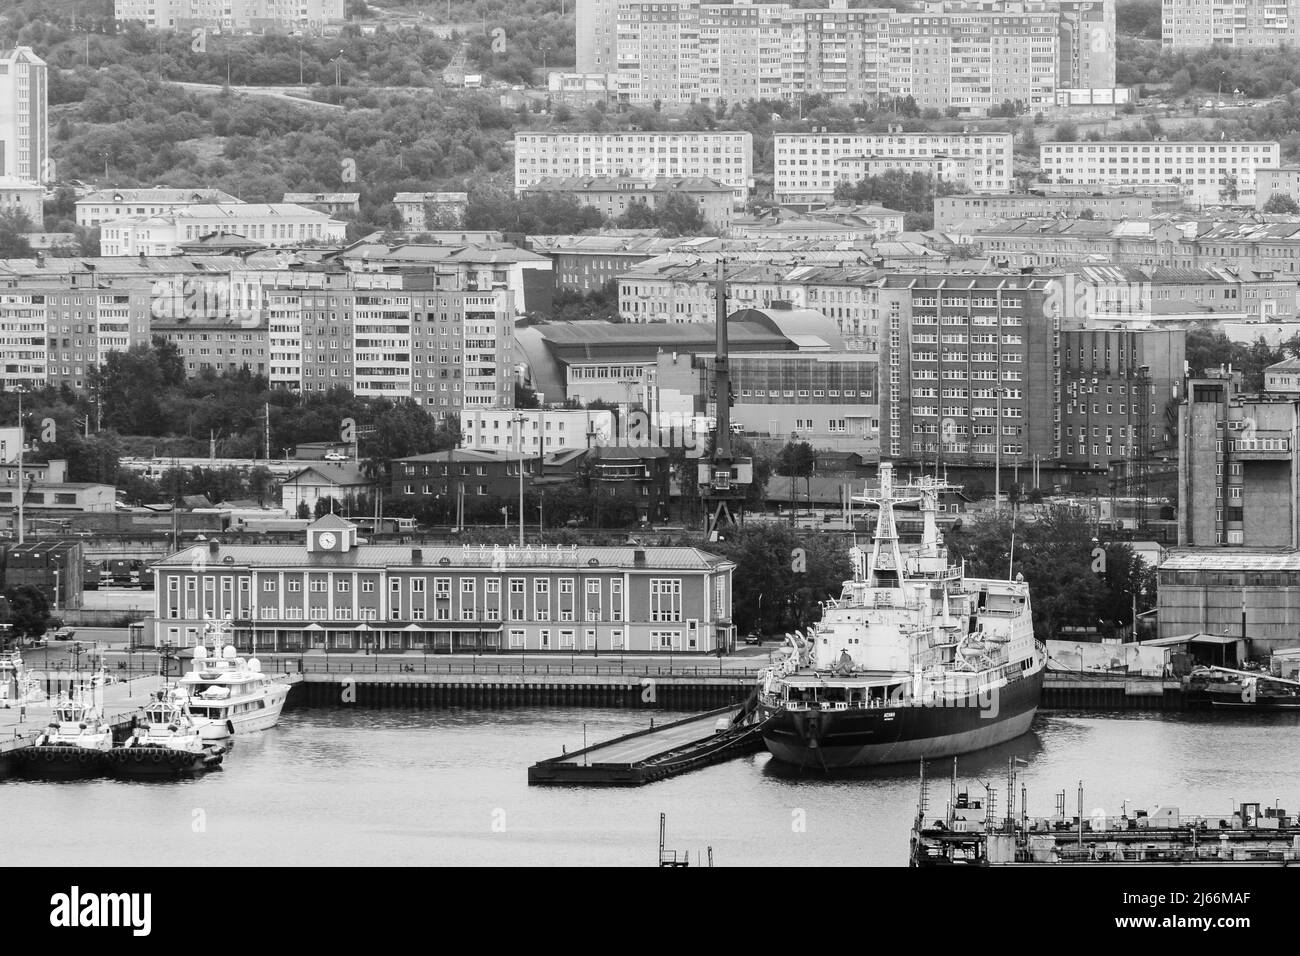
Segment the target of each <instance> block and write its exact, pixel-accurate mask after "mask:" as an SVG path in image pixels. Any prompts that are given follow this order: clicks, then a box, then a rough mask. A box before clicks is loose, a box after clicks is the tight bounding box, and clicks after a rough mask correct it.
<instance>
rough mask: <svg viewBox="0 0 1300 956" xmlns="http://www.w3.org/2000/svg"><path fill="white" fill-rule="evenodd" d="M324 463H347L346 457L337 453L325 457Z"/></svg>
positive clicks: (333, 452)
mask: <svg viewBox="0 0 1300 956" xmlns="http://www.w3.org/2000/svg"><path fill="white" fill-rule="evenodd" d="M325 460H326V461H347V460H348V456H347V455H344V454H341V453H339V452H337V451H332V452H330V453H329V454H327V455H326V456H325Z"/></svg>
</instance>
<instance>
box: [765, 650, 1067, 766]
mask: <svg viewBox="0 0 1300 956" xmlns="http://www.w3.org/2000/svg"><path fill="white" fill-rule="evenodd" d="M1042 688H1043V671H1042V669H1041V668H1040V669H1038V670H1037V671H1034V672H1031V673H1028V674H1026V675H1024V676H1023V677H1021V678H1019V679H1017V680H1014V681H1012V682H1010V683H1008V684H1006V685H1004V686H1003V687H1001V688H999V689H998V691H997V693H996V694H993V695H992V696H991V697H990V698H989V700H988V705H987V706H984V707H980V706H975V705H974V702H972V701H961V702H960V704H961V705H960V706H931V705H924V706H923V705H920V704H912V705H907V706H897V707H874V708H867V709H862V708H855V709H850V710H839V711H837V710H817V709H809V710H793V711H791V710H784V709H782V710H778V711H775V712H774V713H775V716H774V717H773V719H772V720H771V722H770V723H769V725H768V726H767V728H766V729H765V730H764V732H763V740H764V742H765V743H766V744H767V749H768V750H769V751H770V752H771V754H772V756H773V757H774V758H776V759H777V760H780V761H781V762H782V763H788V764H793V765H795V766H798V767H806V768H811V769H816V770H835V769H841V768H847V767H869V766H875V765H878V764H892V763H912V762H915V761H917V760H921V759H930V758H935V757H951V756H955V755H957V754H964V753H970V752H972V751H975V750H983V749H984V748H986V747H995V746H997V745H998V744H1002V743H1006V742H1007V741H1008V740H1014V739H1015V738H1016V737H1019V736H1020V735H1021V734H1024V733H1025V732H1027V731H1028V730H1029V726H1030V724H1032V723H1033V720H1034V715H1035V714H1036V713H1037V711H1038V703H1039V699H1040V697H1041V695H1042ZM772 713H773V711H768V712H767V713H764V715H763V716H764V717H769V716H771V715H772Z"/></svg>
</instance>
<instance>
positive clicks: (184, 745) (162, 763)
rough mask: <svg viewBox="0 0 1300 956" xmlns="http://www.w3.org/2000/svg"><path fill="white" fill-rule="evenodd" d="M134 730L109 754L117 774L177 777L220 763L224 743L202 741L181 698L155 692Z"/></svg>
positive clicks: (111, 765) (110, 768) (207, 768)
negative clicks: (220, 745) (218, 744)
mask: <svg viewBox="0 0 1300 956" xmlns="http://www.w3.org/2000/svg"><path fill="white" fill-rule="evenodd" d="M138 720H139V723H137V725H136V727H135V730H134V731H133V733H132V734H131V736H130V737H129V738H128V739H127V741H126V742H125V743H124V744H122V746H120V747H116V748H114V749H113V750H112V751H110V753H109V755H108V760H109V770H110V771H111V772H112V773H113V775H114V776H118V777H180V776H186V775H189V774H195V773H202V772H204V771H206V770H212V769H215V768H216V767H218V766H220V764H221V760H222V756H223V755H224V753H225V748H224V747H215V746H211V745H209V744H207V743H205V742H204V740H203V738H202V736H201V735H200V733H199V727H198V725H197V724H196V723H195V721H194V719H193V718H192V717H191V716H190V714H189V710H188V709H187V708H186V706H185V702H184V700H183V699H179V698H176V697H175V696H171V695H167V694H159V695H157V696H156V697H155V698H154V699H153V700H152V701H150V702H149V704H148V705H147V706H146V707H145V708H144V716H143V718H138Z"/></svg>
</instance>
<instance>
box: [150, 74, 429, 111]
mask: <svg viewBox="0 0 1300 956" xmlns="http://www.w3.org/2000/svg"><path fill="white" fill-rule="evenodd" d="M172 82H175V83H176V85H177V86H183V87H185V88H186V89H187V90H194V91H195V92H196V93H220V92H221V91H222V90H223V89H225V86H224V85H223V84H221V83H187V82H178V81H172ZM306 90H307V87H305V86H232V87H231V88H230V91H231V92H232V93H246V94H248V95H249V96H270V97H273V98H275V99H277V100H288V101H289V102H290V103H300V104H302V105H303V106H316V107H319V108H321V109H326V110H340V111H341V110H342V109H343V107H342V106H341V105H339V104H337V103H322V102H320V101H319V100H313V99H311V98H310V97H308V96H304V95H302V94H304V93H305V92H306ZM366 92H373V88H371V87H367V89H366ZM425 92H428V91H427V90H426V91H425ZM295 93H296V94H298V95H294V94H295Z"/></svg>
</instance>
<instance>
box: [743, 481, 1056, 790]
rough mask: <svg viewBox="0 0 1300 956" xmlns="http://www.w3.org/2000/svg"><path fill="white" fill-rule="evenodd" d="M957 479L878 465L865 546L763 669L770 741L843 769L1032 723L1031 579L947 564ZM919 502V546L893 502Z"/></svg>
mask: <svg viewBox="0 0 1300 956" xmlns="http://www.w3.org/2000/svg"><path fill="white" fill-rule="evenodd" d="M952 487H953V486H950V485H947V484H945V483H941V482H939V481H938V480H937V479H934V478H930V477H925V478H922V479H920V480H918V481H916V482H913V483H911V484H909V485H902V486H898V487H895V486H894V484H893V469H892V465H891V464H890V463H889V462H882V463H881V465H880V489H879V494H878V495H877V496H874V497H871V496H863V497H859V498H857V500H858V501H862V502H865V503H866V504H870V505H875V506H877V507H878V508H879V509H880V513H879V518H878V521H877V524H876V532H875V539H874V542H873V544H872V546H871V551H870V554H867V553H866V552H864V551H863V550H862V549H859V548H858V547H857V546H856V545H855V546H854V547H853V548H852V549H851V550H850V555H851V557H852V561H853V578H852V580H849V581H846V582H845V583H844V587H843V591H842V593H841V596H840V598H839V599H838V600H834V599H832V600H829V601H827V602H825V605H824V613H823V615H822V620H821V621H820V622H819V623H817V624H816V625H814V626H813V627H812V628H811V629H810V631H809V632H808V634H807V635H793V636H792V637H791V639H790V641H789V646H788V647H785V648H782V651H781V652H779V653H783V654H784V656H782V657H779V658H777V659H774V662H773V664H772V666H770V667H768V668H765V669H764V670H763V671H762V672H761V673H760V675H759V688H758V710H759V717H760V720H761V722H762V723H763V726H764V730H763V739H764V742H765V743H766V744H767V748H768V750H769V751H771V753H772V755H773V757H775V758H776V759H777V760H779V761H781V762H783V763H788V764H794V765H796V766H799V767H807V768H811V769H821V770H832V769H838V768H844V767H861V766H871V765H875V764H887V763H901V762H909V761H915V760H919V759H922V758H928V757H940V756H952V755H955V754H961V753H967V752H969V751H972V750H980V749H983V748H985V747H992V746H995V745H997V744H1000V743H1003V742H1005V741H1008V740H1011V739H1013V738H1015V737H1018V736H1020V735H1021V734H1023V733H1025V732H1026V731H1027V730H1028V729H1029V725H1030V724H1031V723H1032V721H1033V719H1034V714H1035V713H1036V712H1037V710H1038V703H1039V697H1040V695H1041V692H1042V682H1043V671H1044V668H1045V666H1046V660H1047V654H1046V650H1045V648H1044V647H1043V645H1042V644H1041V643H1039V642H1038V641H1036V640H1035V639H1034V628H1033V615H1032V612H1031V610H1030V603H1029V586H1028V585H1027V584H1025V583H1024V581H1023V580H1021V579H1019V578H1018V579H1017V580H1015V581H1001V580H985V579H974V578H967V577H966V576H965V566H964V564H958V565H952V564H949V562H948V554H947V549H946V548H945V547H944V546H943V544H942V543H941V541H940V538H939V532H938V528H937V525H936V520H935V515H936V514H937V512H938V496H939V494H940V492H942V491H945V490H949V489H951V488H952ZM905 503H916V504H918V505H919V508H920V512H921V515H922V517H923V519H924V525H923V532H922V539H921V544H920V547H919V548H917V549H915V550H910V551H907V552H905V551H904V549H903V548H902V547H901V546H900V543H899V539H898V533H897V530H896V526H895V521H894V506H895V505H898V504H905Z"/></svg>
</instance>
